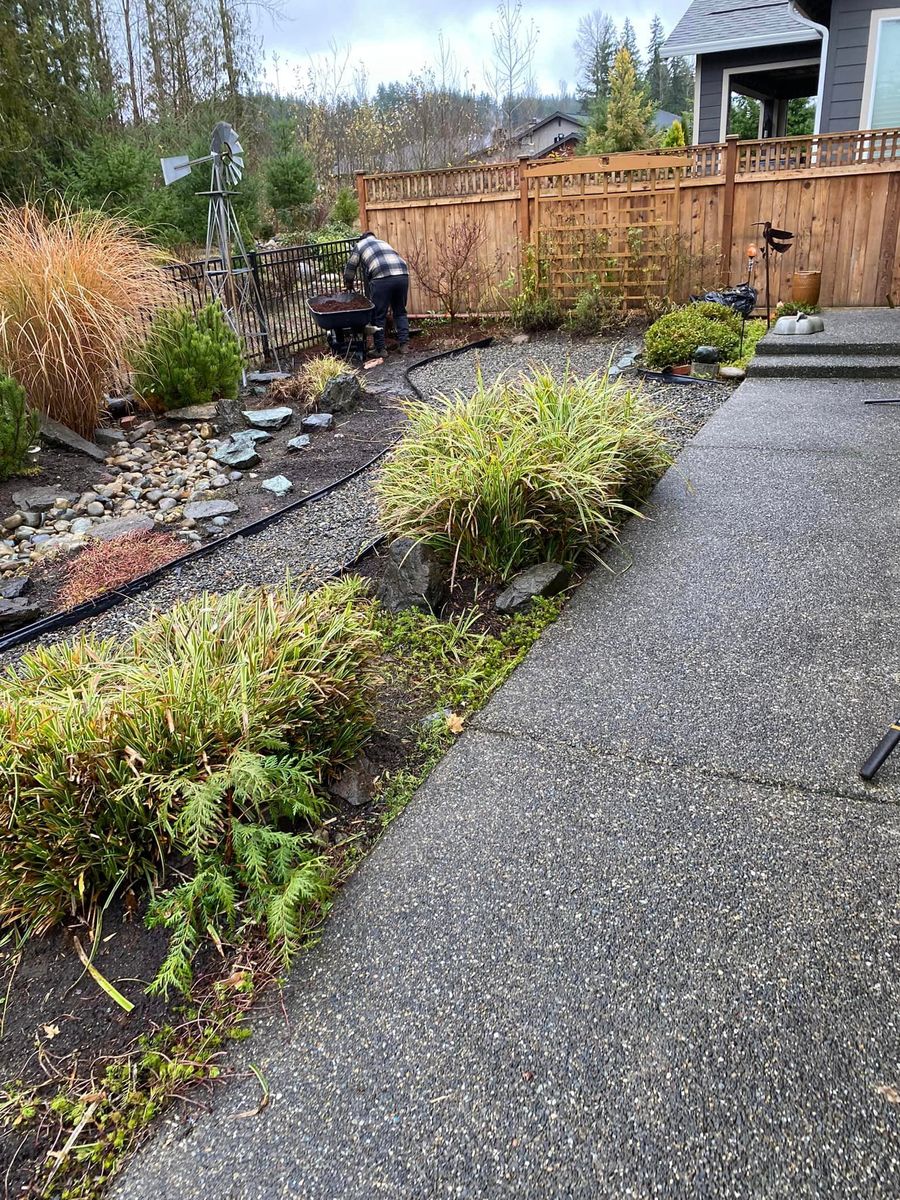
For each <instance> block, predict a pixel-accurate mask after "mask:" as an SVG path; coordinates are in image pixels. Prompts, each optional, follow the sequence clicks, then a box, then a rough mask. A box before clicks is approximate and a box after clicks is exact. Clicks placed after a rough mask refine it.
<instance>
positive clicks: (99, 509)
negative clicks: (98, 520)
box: [87, 500, 106, 517]
mask: <svg viewBox="0 0 900 1200" xmlns="http://www.w3.org/2000/svg"><path fill="white" fill-rule="evenodd" d="M105 512H106V509H105V508H104V507H103V505H102V504H101V503H100V501H99V500H92V501H91V503H90V504H89V505H88V506H87V515H88V516H89V517H102V516H103V514H104V513H105Z"/></svg>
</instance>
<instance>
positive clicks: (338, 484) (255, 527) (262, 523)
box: [0, 337, 494, 654]
mask: <svg viewBox="0 0 900 1200" xmlns="http://www.w3.org/2000/svg"><path fill="white" fill-rule="evenodd" d="M493 340H494V339H493V338H490V337H487V338H481V339H480V340H479V341H477V342H469V343H468V344H467V345H465V346H457V347H456V348H455V349H453V350H441V351H440V352H439V353H437V354H430V355H429V356H428V357H427V358H422V359H419V361H418V362H416V363H413V364H412V365H411V366H409V367H407V369H406V370H405V371H404V372H403V378H404V380H405V381H406V383H407V384H408V385H409V387H410V388H411V389H412V391H413V392H414V393H415V394H416V396H418V398H419V399H420V400H421V399H423V397H422V393H421V392H420V391H419V389H418V388H417V387H416V385H415V384H414V383H413V382H412V380H411V379H410V377H409V373H410V371H415V370H416V369H417V368H418V367H424V366H426V365H427V364H428V363H430V362H435V361H436V360H437V359H440V358H452V357H454V356H455V355H457V354H464V353H466V352H467V351H469V350H482V349H485V348H486V347H488V346H490V345H491V343H492V342H493ZM399 436H400V435H399V434H395V435H394V437H392V438H391V440H390V442H389V443H388V444H387V446H385V448H384V449H383V450H379V452H378V453H377V454H376V455H374V457H372V458H370V459H369V461H368V462H365V463H363V465H362V466H361V467H356V468H355V470H353V471H350V472H349V474H347V475H344V476H343V477H342V478H340V479H336V480H334V482H333V483H329V484H327V485H326V486H325V487H323V488H319V490H318V491H317V492H310V493H309V494H308V495H306V496H301V497H300V498H299V500H294V501H293V503H291V504H287V505H285V506H284V508H279V509H277V511H275V512H273V513H267V514H266V516H264V517H259V518H258V519H257V520H256V521H250V522H248V523H247V524H246V525H241V526H239V527H238V528H237V529H231V530H229V531H228V533H226V534H224V535H223V536H222V537H220V538H216V540H215V541H212V542H207V544H206V545H205V546H198V547H197V549H196V550H191V551H189V552H188V553H187V554H182V555H181V556H180V557H179V558H175V559H173V560H172V561H171V562H169V563H164V564H163V566H161V567H156V568H155V569H154V570H152V571H147V573H146V574H144V575H139V576H138V577H137V579H131V580H129V582H128V583H126V584H124V585H123V586H122V587H121V588H117V589H116V591H114V592H105V593H104V594H103V595H102V596H97V597H96V598H95V599H94V600H86V601H85V602H84V603H83V604H76V605H75V607H74V608H69V609H66V611H65V612H61V613H51V614H50V616H48V617H42V618H41V619H40V620H39V621H32V623H31V624H30V625H23V626H22V627H21V628H20V629H14V630H13V631H12V632H11V633H7V634H6V635H5V636H4V637H0V654H2V653H4V652H5V651H7V650H14V649H15V648H16V647H17V646H23V645H25V644H26V643H27V642H32V641H34V640H35V639H36V638H39V637H43V636H44V634H46V633H56V632H57V631H59V630H61V629H69V628H71V627H72V626H73V625H78V624H80V622H82V621H86V620H88V618H89V617H96V616H99V614H100V613H103V612H107V611H108V610H109V609H110V608H115V607H116V605H118V604H121V603H123V601H125V600H128V599H130V598H131V597H132V596H137V595H138V594H139V593H140V592H143V591H146V589H147V588H148V587H151V586H152V585H153V584H154V583H157V582H158V581H159V580H160V579H162V578H163V576H164V575H167V574H168V573H169V571H174V570H175V569H176V568H178V567H182V566H184V565H185V564H186V563H191V562H195V561H196V560H197V559H198V558H204V557H205V556H206V555H207V554H212V553H213V551H214V550H217V549H218V548H219V547H220V546H224V545H227V544H228V542H231V541H234V540H235V539H236V538H239V537H252V536H253V534H255V533H261V532H262V530H263V529H265V528H267V526H269V525H272V524H273V523H274V522H275V521H278V520H280V519H281V518H282V517H286V516H290V515H291V513H295V512H297V510H298V509H300V508H303V507H305V505H307V504H312V503H314V502H315V501H316V500H323V499H324V498H325V497H326V496H329V495H331V493H332V492H336V491H337V490H338V488H342V487H344V485H345V484H348V483H350V482H351V481H352V480H354V479H356V477H357V476H358V475H362V474H363V472H364V471H368V470H369V468H370V467H373V466H374V465H375V463H377V462H380V460H381V459H382V458H384V457H385V455H387V454H388V453H389V452H390V450H391V447H392V446H393V445H394V444H395V442H396V441H397V439H398V437H399ZM382 541H384V538H383V537H380V538H377V539H376V540H375V541H374V542H371V543H370V544H369V545H368V546H366V547H364V549H363V550H361V551H360V552H359V553H358V554H357V555H356V556H355V557H354V558H353V559H351V560H350V561H349V562H347V563H345V564H344V565H343V567H339V568H338V569H337V570H336V571H334V572H332V577H337V576H340V575H343V574H345V573H346V572H347V571H348V570H351V569H352V568H353V567H354V566H356V564H357V563H358V562H360V560H361V559H363V558H364V557H365V556H366V555H367V554H368V553H370V551H372V550H374V549H375V547H376V546H379V545H380V544H381V542H382ZM326 578H328V576H326Z"/></svg>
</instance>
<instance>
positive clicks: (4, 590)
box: [0, 577, 31, 600]
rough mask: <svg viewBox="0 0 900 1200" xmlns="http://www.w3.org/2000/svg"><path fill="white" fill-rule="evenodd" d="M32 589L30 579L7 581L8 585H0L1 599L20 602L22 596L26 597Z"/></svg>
mask: <svg viewBox="0 0 900 1200" xmlns="http://www.w3.org/2000/svg"><path fill="white" fill-rule="evenodd" d="M30 587H31V580H30V579H25V578H22V577H20V578H19V579H7V581H6V583H0V599H2V600H18V599H19V597H20V596H24V595H25V593H26V592H27V591H28V589H29V588H30Z"/></svg>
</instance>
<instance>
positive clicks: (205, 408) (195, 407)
mask: <svg viewBox="0 0 900 1200" xmlns="http://www.w3.org/2000/svg"><path fill="white" fill-rule="evenodd" d="M215 419H216V406H215V404H189V405H188V406H187V407H186V408H170V409H169V411H168V412H167V413H166V420H167V421H214V420H215Z"/></svg>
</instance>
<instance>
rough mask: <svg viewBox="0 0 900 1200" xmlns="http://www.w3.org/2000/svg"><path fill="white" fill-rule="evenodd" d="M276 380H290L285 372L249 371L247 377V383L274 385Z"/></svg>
mask: <svg viewBox="0 0 900 1200" xmlns="http://www.w3.org/2000/svg"><path fill="white" fill-rule="evenodd" d="M277 379H290V375H289V374H288V373H287V371H251V372H250V373H249V375H248V376H247V382H248V383H275V381H276V380H277Z"/></svg>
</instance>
